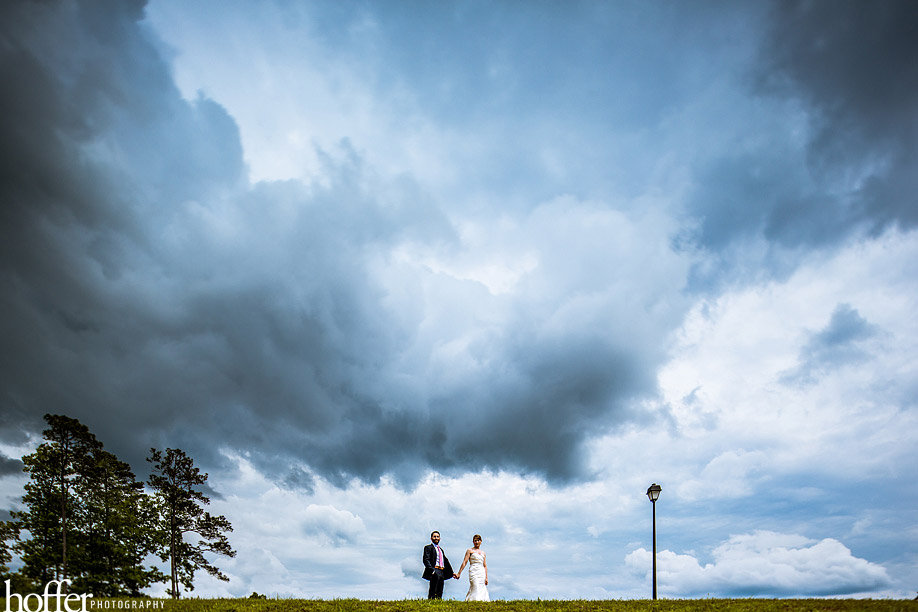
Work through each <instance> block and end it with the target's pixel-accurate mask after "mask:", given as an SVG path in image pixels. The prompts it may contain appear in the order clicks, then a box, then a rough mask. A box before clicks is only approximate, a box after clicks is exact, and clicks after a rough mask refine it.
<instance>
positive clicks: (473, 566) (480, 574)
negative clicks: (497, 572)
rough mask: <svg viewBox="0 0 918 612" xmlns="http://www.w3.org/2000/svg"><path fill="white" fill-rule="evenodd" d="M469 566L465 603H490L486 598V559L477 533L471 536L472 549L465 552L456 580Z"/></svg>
mask: <svg viewBox="0 0 918 612" xmlns="http://www.w3.org/2000/svg"><path fill="white" fill-rule="evenodd" d="M466 563H468V564H469V592H468V593H466V594H465V600H466V601H491V598H490V597H489V596H488V586H487V585H488V559H487V556H486V555H485V553H484V551H483V550H481V536H480V535H478V534H477V533H476V534H475V535H474V536H472V548H469V549H468V550H466V551H465V558H464V559H463V560H462V565H460V566H459V571H458V572H456V578H458V577H459V576H461V575H462V570H463V569H464V568H465V564H466Z"/></svg>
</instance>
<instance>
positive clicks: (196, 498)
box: [147, 448, 236, 599]
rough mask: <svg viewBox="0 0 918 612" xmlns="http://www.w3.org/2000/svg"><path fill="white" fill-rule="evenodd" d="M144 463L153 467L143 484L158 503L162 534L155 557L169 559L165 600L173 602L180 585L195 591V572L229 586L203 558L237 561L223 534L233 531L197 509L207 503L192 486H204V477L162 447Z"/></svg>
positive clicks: (184, 458) (185, 459) (188, 462)
mask: <svg viewBox="0 0 918 612" xmlns="http://www.w3.org/2000/svg"><path fill="white" fill-rule="evenodd" d="M147 461H149V462H150V463H152V464H153V473H152V474H151V475H150V478H149V480H148V483H149V485H150V487H151V488H152V489H153V491H154V492H155V495H156V497H157V499H158V512H159V521H160V531H161V534H162V537H161V539H160V544H161V549H160V558H161V559H162V560H163V561H166V560H169V569H170V581H171V586H170V588H169V589H168V593H169V595H170V596H172V597H173V598H175V599H178V598H179V597H180V595H181V592H180V590H179V585H180V584H181V586H184V587H185V588H186V589H188V590H189V591H191V590H194V574H195V572H196V571H197V570H199V569H203V570H205V571H206V572H207V573H209V574H210V575H212V576H214V577H216V578H218V579H220V580H224V581H229V578H228V577H226V576H225V575H224V574H223V573H222V572H221V571H220V570H219V569H218V568H217V567H216V566H214V565H213V564H211V563H210V562H209V561H208V560H207V558H206V557H205V553H216V554H221V555H226V556H228V557H235V556H236V551H234V550H233V549H232V547H231V546H230V544H229V541H228V540H227V538H226V535H225V532H228V531H232V530H233V528H232V526H231V525H230V523H229V521H228V520H226V517H224V516H222V515H221V516H213V515H211V514H210V513H208V512H205V511H204V509H203V508H202V507H201V506H202V505H206V504H209V503H210V499H209V498H208V497H207V496H206V495H204V493H202V492H201V491H200V490H198V489H196V488H195V487H200V486H201V485H203V484H204V483H206V482H207V474H201V471H200V470H199V469H198V468H196V467H195V466H194V462H193V461H192V459H191V458H190V457H188V455H186V454H185V453H184V452H183V451H181V450H179V449H172V448H167V449H166V452H165V453H162V452H160V451H158V450H156V449H155V448H151V449H150V456H149V457H148V458H147ZM186 536H192V537H191V538H186ZM194 536H197V537H196V538H195V537H194ZM189 539H190V540H192V541H189Z"/></svg>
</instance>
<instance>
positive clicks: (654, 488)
mask: <svg viewBox="0 0 918 612" xmlns="http://www.w3.org/2000/svg"><path fill="white" fill-rule="evenodd" d="M662 489H663V487H661V486H660V485H658V484H657V483H653V484H652V485H650V486H649V487H648V488H647V497H648V498H650V504H651V506H653V598H654V599H656V598H657V498H658V497H660V491H661V490H662Z"/></svg>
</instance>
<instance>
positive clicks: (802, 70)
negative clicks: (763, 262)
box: [690, 0, 918, 251]
mask: <svg viewBox="0 0 918 612" xmlns="http://www.w3.org/2000/svg"><path fill="white" fill-rule="evenodd" d="M752 74H753V76H754V80H755V82H756V85H755V87H756V91H757V93H758V95H760V96H762V97H763V99H770V100H779V99H783V100H787V101H790V102H793V104H789V105H788V106H787V107H786V108H787V110H786V111H785V112H786V118H785V121H784V123H785V125H787V126H788V127H791V128H793V127H794V124H797V128H796V129H805V130H807V133H808V139H807V142H806V149H805V150H804V151H797V149H796V145H795V144H794V143H793V142H788V141H784V140H782V139H781V138H780V137H778V138H765V139H761V138H760V139H758V142H757V143H755V144H749V143H747V144H746V147H745V148H744V147H742V146H738V147H737V148H736V150H734V151H731V155H730V157H725V158H722V159H720V160H718V161H715V162H713V163H712V164H710V165H709V166H708V168H707V169H706V170H704V171H703V172H702V173H703V174H704V180H701V181H699V182H698V187H697V189H696V191H695V193H694V194H693V196H692V198H691V199H690V207H691V209H692V210H693V212H695V213H696V214H697V215H698V216H699V218H700V219H701V225H700V227H699V229H698V234H697V237H698V239H699V240H700V242H701V243H702V244H704V245H705V246H707V247H708V248H710V249H713V250H716V251H721V250H723V249H725V248H726V247H727V246H728V245H730V244H738V243H742V242H743V241H748V240H750V239H752V238H756V237H762V238H764V239H766V240H767V241H768V242H769V243H771V244H773V245H776V246H778V247H781V248H801V247H802V248H804V249H808V248H814V247H816V248H818V247H824V246H831V245H834V244H837V243H839V242H840V241H841V240H844V239H845V238H846V237H848V236H850V235H851V234H852V233H854V232H861V231H866V232H868V233H878V232H881V231H883V230H885V229H886V228H888V227H891V226H897V227H900V228H902V229H906V230H908V229H911V228H913V227H915V225H916V223H918V200H916V195H915V194H916V193H918V166H916V163H915V160H916V159H918V150H916V146H918V110H916V109H918V5H916V3H914V2H911V1H909V0H894V1H891V2H882V3H865V2H858V1H856V0H854V1H852V0H844V1H841V2H827V1H818V2H777V3H775V4H774V5H773V10H772V11H771V19H770V22H769V23H767V24H766V36H765V39H764V43H763V45H762V48H761V51H760V54H759V60H758V67H757V68H756V69H755V70H754V71H753V73H752ZM794 104H797V105H799V108H801V109H802V111H803V116H804V120H803V122H801V119H800V117H799V116H797V115H796V114H795V112H794V111H795V110H796V108H797V106H794ZM755 120H756V119H755V117H754V116H749V117H748V118H747V121H748V122H749V123H754V122H755Z"/></svg>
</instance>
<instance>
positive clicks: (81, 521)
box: [12, 415, 165, 597]
mask: <svg viewBox="0 0 918 612" xmlns="http://www.w3.org/2000/svg"><path fill="white" fill-rule="evenodd" d="M45 420H46V421H47V422H48V424H49V425H50V428H49V429H47V430H45V432H44V437H45V440H46V441H45V442H44V443H43V444H41V445H39V447H38V448H37V449H36V450H35V452H33V453H31V454H29V455H26V456H24V457H23V458H22V462H23V465H24V468H23V469H24V470H25V471H26V472H28V473H29V476H30V479H29V482H27V483H26V485H25V490H26V493H25V495H24V496H23V497H22V502H23V505H24V507H25V510H22V511H18V512H13V513H12V516H13V519H14V524H15V528H16V530H17V533H18V531H20V530H21V531H23V532H26V533H27V534H28V537H27V538H24V539H20V540H19V541H17V542H15V543H14V546H13V550H15V551H16V552H17V553H18V554H19V557H20V559H21V561H22V563H23V566H22V569H21V570H20V574H21V576H22V579H24V580H29V581H31V583H32V584H37V585H42V584H47V583H48V581H49V580H52V579H58V580H62V579H65V578H67V579H70V580H71V581H72V588H73V590H75V591H78V592H90V593H93V594H94V595H98V596H110V597H116V596H123V595H139V594H140V589H142V588H145V587H147V586H149V585H150V584H152V583H154V582H159V581H162V580H164V579H165V576H164V574H163V573H162V572H160V571H159V570H157V569H156V568H154V567H144V565H143V562H144V559H145V557H146V556H147V555H148V554H150V553H152V552H155V551H156V550H158V546H157V545H156V542H155V538H156V535H157V531H156V516H155V511H154V505H153V499H152V498H151V497H150V496H148V495H146V494H145V493H144V489H143V484H142V483H139V482H137V480H136V479H135V477H134V474H133V473H132V472H131V468H130V466H129V465H128V464H126V463H124V462H122V461H120V460H118V458H117V457H115V455H113V454H111V453H109V452H107V451H105V450H103V448H102V443H101V442H99V441H98V440H97V439H96V437H95V436H94V435H93V434H92V433H90V432H89V429H88V428H87V427H86V426H85V425H83V424H82V423H80V422H79V421H78V420H76V419H71V418H69V417H65V416H59V415H45Z"/></svg>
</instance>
